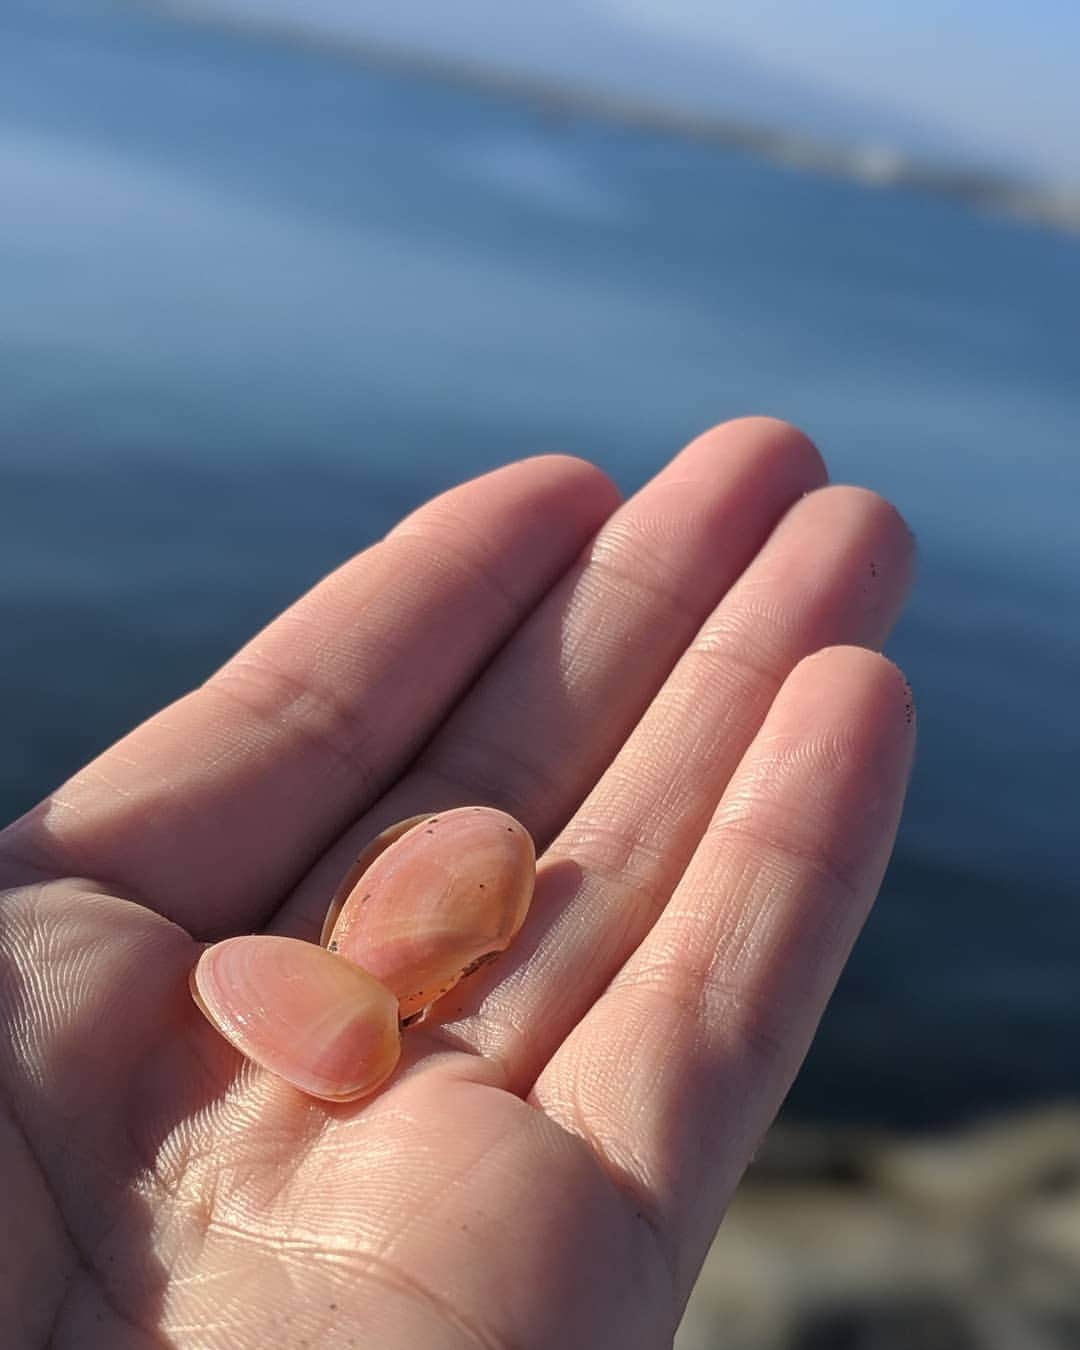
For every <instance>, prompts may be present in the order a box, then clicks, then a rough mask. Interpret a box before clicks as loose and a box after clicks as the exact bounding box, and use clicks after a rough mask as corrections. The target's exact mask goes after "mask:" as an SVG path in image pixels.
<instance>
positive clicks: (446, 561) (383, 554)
mask: <svg viewBox="0 0 1080 1350" xmlns="http://www.w3.org/2000/svg"><path fill="white" fill-rule="evenodd" d="M616 503H617V493H616V490H615V488H614V487H613V485H612V484H611V483H610V482H609V480H608V479H607V478H606V477H605V476H604V475H603V474H602V473H601V472H600V470H598V469H596V468H594V467H593V466H592V465H590V464H587V463H585V462H584V461H581V460H576V459H572V458H569V457H566V456H554V455H552V456H544V457H541V458H537V459H532V460H526V461H523V462H520V463H517V464H512V465H510V466H508V467H506V468H503V469H498V470H496V471H495V472H493V473H490V474H487V475H485V476H484V477H482V478H478V479H475V480H473V481H472V482H469V483H466V484H464V485H463V486H461V487H458V488H455V489H453V490H451V491H450V492H447V493H444V494H443V495H442V496H440V497H437V498H436V499H435V500H433V501H432V502H429V503H428V504H427V505H426V506H423V507H421V508H420V509H419V510H418V511H416V512H414V513H413V514H412V515H411V516H409V517H407V518H406V520H405V521H403V522H402V523H401V524H400V525H399V526H398V527H397V528H396V529H394V530H393V531H391V533H390V534H389V535H388V536H387V537H386V538H385V539H384V540H383V541H381V542H380V543H378V544H376V545H374V546H373V547H372V548H369V549H368V550H366V551H365V552H363V553H361V554H359V555H358V556H357V557H356V558H354V559H352V560H351V561H350V562H348V563H346V564H345V565H344V566H343V567H341V568H339V569H338V571H336V572H334V573H333V574H331V576H329V577H328V578H327V579H326V580H324V581H323V582H321V583H320V584H319V585H317V586H316V587H315V588H314V589H313V590H312V591H310V592H308V594H307V595H305V596H303V597H302V598H301V599H300V600H299V601H298V602H297V603H296V604H295V605H293V606H292V608H290V609H289V610H287V611H286V612H285V613H284V614H283V615H282V616H281V617H280V618H278V619H277V620H275V621H274V622H273V623H272V624H270V625H269V627H268V628H266V629H265V630H264V631H263V632H261V633H260V634H259V635H258V636H257V637H255V638H254V639H253V640H252V641H251V642H250V643H248V645H247V646H246V647H244V648H243V649H242V650H241V651H240V652H239V653H238V654H237V655H236V656H235V657H233V659H232V660H231V661H229V662H228V663H227V664H226V665H225V666H224V667H223V668H222V669H221V670H220V671H218V672H217V673H216V674H215V675H214V676H212V677H211V679H210V680H208V681H207V683H206V684H205V685H203V686H202V687H201V688H200V689H198V690H196V691H194V692H193V693H190V694H188V695H186V696H185V697H183V698H181V699H180V700H179V701H178V702H176V703H174V704H172V705H171V706H170V707H168V708H166V709H165V710H164V711H162V712H160V713H159V714H157V716H155V717H153V718H151V719H150V720H149V721H147V722H145V723H144V724H143V725H142V726H140V727H138V728H136V729H135V730H134V731H133V732H131V733H130V734H129V735H128V736H126V737H124V739H123V740H121V741H119V742H118V743H117V744H116V745H114V746H113V747H112V748H111V749H109V750H107V751H106V752H105V753H104V754H103V755H101V756H100V757H99V758H98V759H96V760H95V761H93V763H91V764H90V765H88V766H87V767H86V768H85V769H83V770H82V771H81V772H80V773H78V774H76V775H75V776H74V777H73V778H72V779H71V780H69V781H68V782H67V783H66V784H64V785H63V787H61V788H59V789H58V790H57V791H56V792H54V793H53V794H52V795H51V796H50V797H48V798H47V799H46V800H45V801H44V802H42V803H41V804H40V805H39V806H38V807H36V808H35V809H34V810H33V811H31V812H29V813H28V814H27V815H26V816H24V817H23V818H22V819H21V820H19V821H17V822H16V823H15V824H14V825H12V826H11V827H10V828H9V829H8V830H7V831H5V832H4V834H3V836H0V852H2V853H5V854H6V858H7V869H6V870H7V872H8V874H9V876H10V879H11V881H13V882H15V881H19V880H25V879H26V878H27V876H29V875H36V874H40V873H42V872H45V873H61V874H65V875H77V876H89V877H94V878H98V879H101V880H104V881H107V882H108V883H109V884H110V885H112V886H114V887H115V888H117V889H118V890H119V891H121V892H122V893H124V894H128V895H131V896H133V897H134V898H137V899H139V900H141V901H142V902H143V903H145V904H148V905H150V906H151V907H152V908H154V909H156V910H158V911H159V912H160V913H162V914H164V915H166V916H167V917H168V918H171V919H174V920H175V921H177V922H178V923H181V924H183V925H184V926H185V927H187V928H189V929H191V931H192V932H193V933H195V934H196V935H197V936H202V937H208V936H220V935H221V934H222V933H224V932H228V931H231V930H235V929H245V928H253V927H257V926H259V924H260V923H261V921H262V919H263V918H264V916H265V915H266V914H268V913H269V912H271V911H272V910H273V909H274V908H275V907H276V905H277V904H278V903H279V902H280V900H281V897H282V896H283V894H285V893H286V892H287V891H288V890H289V889H290V888H291V887H292V886H293V885H294V884H295V882H296V880H297V878H298V876H299V875H301V874H302V873H303V872H304V871H306V870H307V868H308V867H309V866H310V865H311V863H312V862H313V860H314V859H315V858H316V857H318V856H319V854H320V853H321V852H322V851H323V850H324V849H325V848H326V846H327V844H328V843H329V842H330V841H331V840H333V839H334V838H335V837H336V836H337V835H338V834H339V833H340V831H341V830H342V829H343V828H344V827H345V826H346V825H347V824H348V823H349V822H351V821H352V820H353V819H355V817H356V815H357V814H358V813H359V812H360V811H361V810H363V809H365V808H366V807H368V806H370V805H371V803H372V802H373V801H374V800H375V799H376V798H377V797H378V795H379V794H380V793H381V792H382V791H384V790H385V788H386V787H387V785H388V784H389V783H390V782H391V781H392V780H393V779H394V777H395V775H396V774H398V773H399V772H400V771H401V770H402V768H403V767H404V766H405V764H407V763H408V762H409V760H410V759H411V758H412V757H413V756H414V755H415V753H416V751H417V750H418V749H419V747H420V746H421V745H422V744H423V742H424V741H425V740H426V739H427V737H428V736H430V734H431V733H432V731H433V730H434V728H435V727H436V726H437V725H438V724H439V722H440V721H441V719H442V718H443V717H444V716H445V715H446V713H447V711H448V710H449V708H450V707H451V706H452V705H453V703H454V702H455V701H456V700H457V699H458V698H459V697H460V695H461V694H462V693H463V692H464V690H465V689H466V688H467V687H468V685H469V684H470V683H471V682H472V680H473V679H475V677H476V675H477V673H478V672H479V671H480V670H481V669H482V668H483V666H484V665H485V664H486V662H487V661H488V660H489V659H490V657H491V656H492V654H493V653H494V652H495V651H496V650H497V649H498V647H499V646H500V645H501V644H502V642H504V641H505V639H506V638H507V636H508V635H509V634H510V633H511V632H512V631H513V630H514V629H515V628H516V627H517V626H518V624H519V623H520V622H521V621H522V620H523V619H524V618H525V616H526V615H527V614H528V613H529V611H530V610H531V609H532V607H533V606H534V605H535V604H536V603H537V602H538V600H539V599H540V598H541V597H542V596H543V595H544V594H545V592H546V591H547V590H548V588H549V587H550V586H551V585H552V584H553V583H554V582H555V581H556V580H557V579H558V578H559V577H560V576H561V575H562V573H563V572H564V571H565V570H566V568H567V567H569V566H570V564H571V563H572V562H573V560H574V558H575V557H576V555H577V554H578V552H579V551H580V549H581V548H582V547H583V546H584V545H585V544H586V542H587V541H588V539H589V537H590V536H591V535H592V533H593V532H594V530H595V529H596V528H597V526H598V525H599V524H600V523H601V521H602V520H603V519H604V518H605V517H606V516H607V515H608V514H609V512H610V511H611V510H612V509H613V508H614V506H615V505H616Z"/></svg>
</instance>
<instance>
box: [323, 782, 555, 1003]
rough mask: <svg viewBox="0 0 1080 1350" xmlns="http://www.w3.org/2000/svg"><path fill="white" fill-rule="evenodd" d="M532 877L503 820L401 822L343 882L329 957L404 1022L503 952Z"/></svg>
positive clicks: (450, 814) (471, 815)
mask: <svg viewBox="0 0 1080 1350" xmlns="http://www.w3.org/2000/svg"><path fill="white" fill-rule="evenodd" d="M388 835H392V837H391V838H389V839H388V838H387V836H388ZM535 876H536V854H535V850H534V848H533V842H532V839H531V837H530V835H529V832H528V831H527V830H526V829H525V827H524V826H523V825H521V824H520V823H519V822H518V821H516V820H515V819H514V818H513V816H509V815H506V814H505V813H504V812H502V811H495V810H493V809H492V808H490V807H484V806H465V807H459V808H457V809H455V810H452V811H443V812H439V813H436V814H433V815H430V816H422V817H419V818H414V819H413V820H411V821H405V822H402V824H401V825H400V826H395V827H393V829H392V830H390V831H387V832H386V833H384V834H383V835H381V836H379V839H377V840H375V841H374V843H373V845H372V846H371V847H370V849H369V850H367V851H366V852H365V854H364V855H362V856H361V858H360V859H358V861H357V864H356V866H355V867H354V868H353V869H352V872H351V873H350V875H349V877H348V878H346V881H351V882H352V887H351V890H349V892H348V895H347V896H346V898H345V900H344V903H343V904H340V907H339V912H338V913H337V914H336V917H335V918H333V919H332V921H331V924H330V933H329V938H328V947H329V950H330V951H332V952H336V953H337V954H338V955H339V956H342V957H344V958H345V959H346V960H347V961H349V962H351V963H353V964H354V965H357V966H361V967H363V969H364V970H367V971H370V972H371V974H372V975H374V976H376V977H377V978H378V979H380V980H381V981H382V982H383V983H384V984H385V985H387V986H388V987H389V988H390V989H392V990H393V992H394V993H395V994H396V995H397V997H398V998H399V999H400V1003H401V1017H402V1018H403V1019H405V1018H409V1017H412V1016H413V1015H414V1014H416V1013H417V1012H419V1011H421V1010H422V1009H424V1008H426V1007H428V1006H429V1005H430V1004H431V1003H433V1002H434V1001H435V1000H436V999H438V998H440V997H442V995H443V994H445V993H447V992H448V991H449V990H450V989H452V988H453V987H454V985H455V984H457V982H458V981H459V980H460V979H461V978H462V976H463V975H466V974H468V973H469V972H470V971H471V970H474V969H475V968H476V967H477V966H478V965H480V964H482V963H483V962H485V961H487V960H490V959H491V958H492V957H494V956H496V955H497V954H498V953H499V952H501V951H503V950H504V949H505V948H506V947H507V946H509V944H510V942H511V941H512V940H513V938H514V935H515V934H516V933H517V931H518V929H519V928H520V927H521V925H522V923H523V922H524V920H525V915H526V913H527V912H528V908H529V902H530V901H531V899H532V892H533V883H534V880H535ZM339 899H340V891H339V895H338V896H335V900H334V902H332V904H331V912H332V913H333V910H334V906H335V904H338V902H339ZM328 917H329V916H328Z"/></svg>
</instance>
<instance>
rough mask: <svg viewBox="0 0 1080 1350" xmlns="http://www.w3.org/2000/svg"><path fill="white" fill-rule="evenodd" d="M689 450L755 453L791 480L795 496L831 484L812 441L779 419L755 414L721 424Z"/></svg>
mask: <svg viewBox="0 0 1080 1350" xmlns="http://www.w3.org/2000/svg"><path fill="white" fill-rule="evenodd" d="M687 449H688V450H689V449H694V450H695V451H697V452H700V451H702V450H703V451H705V452H706V453H712V454H724V455H729V454H733V453H744V454H745V453H752V454H754V455H755V456H757V457H759V458H761V459H764V460H767V461H769V463H770V467H771V469H772V471H773V472H775V473H780V474H783V476H784V477H785V478H788V479H790V481H791V484H792V488H793V491H794V493H795V495H798V494H799V493H806V492H812V491H814V490H815V488H819V487H822V486H823V485H824V484H826V483H827V482H828V481H829V470H828V466H827V465H826V463H825V460H824V457H823V456H822V454H821V452H820V450H819V449H818V448H817V446H816V445H815V443H814V442H813V440H811V438H810V437H809V436H808V435H807V434H806V432H804V431H802V430H800V428H799V427H797V426H795V425H794V424H793V423H791V422H786V421H784V420H783V419H782V418H779V417H768V416H764V415H756V414H755V415H749V416H745V417H734V418H731V419H730V420H728V421H726V422H718V423H716V424H715V425H714V426H711V427H709V428H708V429H707V430H706V431H703V432H702V433H701V434H700V435H698V436H696V437H695V438H694V439H693V441H691V442H690V445H689V446H688V447H687Z"/></svg>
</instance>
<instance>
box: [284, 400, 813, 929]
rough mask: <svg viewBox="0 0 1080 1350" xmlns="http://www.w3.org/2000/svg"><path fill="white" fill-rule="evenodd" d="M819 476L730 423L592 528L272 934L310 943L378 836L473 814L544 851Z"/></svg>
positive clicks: (779, 430) (769, 436) (755, 425)
mask: <svg viewBox="0 0 1080 1350" xmlns="http://www.w3.org/2000/svg"><path fill="white" fill-rule="evenodd" d="M824 479H825V469H824V465H823V464H822V462H821V458H820V456H819V455H818V453H817V451H816V450H815V449H814V447H813V446H812V445H811V443H810V442H809V441H808V440H807V439H806V437H805V436H803V435H801V434H800V433H799V432H798V431H796V430H795V429H794V428H792V427H790V426H787V425H786V424H785V423H782V422H777V421H774V420H771V419H767V418H747V419H743V420H741V421H736V422H729V423H727V424H725V425H723V426H721V427H718V428H716V429H714V430H713V431H711V432H707V433H706V434H705V435H703V436H701V437H699V438H698V439H697V440H696V441H694V442H692V443H691V444H690V445H689V446H688V447H687V448H686V449H685V450H684V451H683V452H682V453H681V454H679V455H677V456H676V457H675V458H674V460H672V462H671V463H670V464H668V465H667V466H666V467H665V468H664V469H663V470H662V471H661V472H660V473H659V474H658V475H657V476H656V477H655V478H654V479H653V480H652V481H651V482H650V483H648V484H647V485H646V486H645V487H644V488H643V489H642V490H641V491H640V492H638V493H637V494H636V495H635V496H634V497H633V498H631V499H630V501H628V502H627V503H626V505H625V506H623V507H622V508H621V509H620V510H618V511H617V512H616V513H615V514H614V515H613V516H612V518H611V519H610V520H609V522H608V523H607V524H606V525H605V526H604V528H603V529H601V531H600V533H599V534H598V535H597V537H596V539H595V540H594V541H593V544H592V546H591V548H589V549H587V550H586V552H585V554H584V556H583V557H582V559H581V560H580V561H579V563H578V565H577V566H576V567H574V568H572V569H571V571H570V572H569V574H568V575H567V576H566V577H565V578H563V580H562V581H561V582H560V583H559V584H558V585H557V586H556V587H555V589H554V590H553V591H552V593H551V594H550V595H549V596H548V598H547V600H546V601H545V602H544V603H543V604H542V605H541V606H540V607H539V608H538V609H537V610H536V611H535V612H534V613H533V615H532V616H531V617H530V618H529V619H528V620H527V621H526V623H525V624H524V625H523V626H522V627H521V628H520V629H519V630H518V632H517V633H515V634H514V636H513V638H512V639H511V640H510V641H509V642H508V644H507V645H506V647H505V648H504V649H503V651H502V652H501V653H500V654H499V656H498V657H497V659H496V660H495V661H494V662H493V663H492V665H491V666H490V667H489V668H488V670H487V671H486V672H485V673H484V675H483V676H482V677H481V679H480V680H479V681H478V682H477V683H476V685H475V686H474V688H473V689H472V690H471V691H470V693H469V694H468V695H467V696H466V698H465V699H464V701H463V702H462V703H461V704H460V705H459V707H458V708H457V709H456V710H455V712H454V713H453V714H452V715H451V717H450V718H449V719H448V721H447V723H446V724H445V725H444V727H443V729H442V731H441V732H440V733H439V734H438V735H437V736H436V737H435V738H434V740H433V741H431V742H430V743H429V745H428V746H427V748H426V749H425V750H424V751H423V752H422V754H421V755H420V757H419V758H418V759H417V761H416V762H415V763H414V764H413V765H412V767H411V769H410V770H409V771H408V772H407V773H406V775H405V776H404V777H403V778H402V779H401V780H400V781H399V782H398V784H397V785H396V786H395V787H394V788H392V789H391V790H390V791H389V792H388V793H387V794H386V796H384V797H383V799H382V800H381V801H380V802H379V804H378V805H377V807H375V808H374V809H373V810H371V811H369V812H367V813H366V814H365V815H364V816H363V817H362V818H361V819H360V820H358V821H357V822H356V824H355V825H354V826H353V827H352V828H351V829H350V830H349V831H347V832H346V833H345V835H344V836H343V837H342V838H341V839H340V840H339V841H338V844H337V845H336V846H335V847H333V848H331V849H330V851H329V852H328V853H327V854H326V855H324V857H323V858H322V860H321V861H320V862H319V863H318V864H316V866H315V868H314V869H313V870H312V872H311V873H309V875H308V877H307V878H306V879H305V880H304V882H303V883H302V884H301V886H300V887H299V888H298V890H297V892H296V893H295V894H294V896H293V898H292V899H291V900H290V902H289V903H288V904H287V905H286V907H285V908H284V910H283V911H282V913H281V914H280V915H279V917H278V920H277V921H276V923H275V924H274V925H273V927H274V931H277V932H285V933H290V934H293V935H297V936H303V937H309V938H313V939H314V938H317V937H318V934H319V929H320V926H321V924H322V920H323V916H324V914H325V912H326V906H327V902H328V900H329V897H330V895H331V894H332V893H333V891H334V890H335V888H336V886H337V883H338V881H339V880H340V879H341V877H342V876H343V875H344V873H345V872H346V871H347V870H348V868H349V866H350V864H351V863H352V861H353V859H354V858H355V857H356V855H357V854H358V853H359V852H360V850H361V849H362V848H363V847H364V846H365V845H366V844H367V843H368V841H369V840H370V839H372V838H373V837H374V835H376V834H377V833H378V832H379V831H380V830H382V829H384V828H385V827H386V826H387V825H389V824H391V823H393V822H394V821H397V820H402V819H404V818H405V817H408V816H412V815H415V814H417V813H419V812H422V811H435V810H446V809H448V808H449V807H452V806H457V805H463V804H468V803H474V802H475V803H484V804H486V805H490V806H495V807H499V808H501V809H503V810H506V811H509V812H510V813H511V814H513V815H515V816H517V817H518V818H519V819H520V820H521V821H522V822H523V824H525V825H526V826H527V827H528V829H529V830H530V831H531V833H532V834H533V837H534V838H535V839H536V841H537V844H538V845H539V846H540V847H543V845H544V844H545V843H546V842H547V841H548V840H549V839H550V838H551V837H552V836H553V835H554V834H555V832H556V831H557V830H559V829H561V828H562V826H563V825H564V824H565V823H566V821H567V819H568V818H569V817H570V814H571V813H572V812H573V811H574V810H575V809H576V808H577V806H578V805H579V803H580V802H581V800H582V798H583V797H584V796H585V794H586V793H587V792H588V791H589V790H590V788H591V787H592V786H593V784H594V783H595V782H596V779H597V778H598V776H599V775H600V773H602V772H603V770H604V769H605V768H606V767H607V765H608V764H609V763H610V761H611V759H612V757H613V756H614V754H615V753H616V751H617V750H618V748H619V746H620V745H621V744H622V743H623V741H624V740H625V738H626V736H627V734H628V733H629V731H630V729H631V728H632V727H633V725H634V723H635V722H636V721H637V720H638V718H639V717H640V716H641V714H642V712H643V711H644V709H645V708H646V707H647V706H648V704H649V701H650V700H651V699H652V697H653V695H654V694H655V692H656V690H657V689H658V688H659V686H660V685H661V683H662V682H663V680H664V678H665V677H666V676H667V674H668V672H669V671H670V669H671V667H672V666H673V665H674V663H675V661H676V660H677V659H678V657H679V655H680V653H681V652H682V650H683V649H684V647H685V646H686V644H687V642H689V641H690V639H691V637H692V636H693V634H694V632H695V631H696V629H697V628H698V626H699V625H700V624H701V622H702V620H703V619H704V618H705V616H706V615H707V614H708V613H709V611H710V610H711V609H712V608H713V606H714V605H715V604H716V603H717V601H718V600H719V598H720V597H721V596H722V595H723V594H724V592H725V591H726V590H727V589H728V587H729V586H730V585H731V584H732V583H733V582H734V581H735V580H736V578H737V577H738V576H739V574H740V573H741V572H742V570H743V568H744V567H746V565H747V563H749V561H750V560H751V558H753V556H754V554H755V553H756V552H757V550H758V549H759V548H760V547H761V544H762V543H763V541H764V540H765V539H766V538H767V537H768V535H769V532H770V531H771V530H772V528H773V527H774V525H775V524H776V521H777V520H778V519H780V517H781V516H782V515H783V514H784V512H785V511H786V510H787V509H788V508H789V507H790V506H791V504H792V502H794V501H797V500H798V498H799V497H800V496H801V495H802V494H803V493H805V492H807V491H809V490H811V489H813V488H815V487H819V486H820V485H821V483H822V482H823V481H824Z"/></svg>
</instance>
